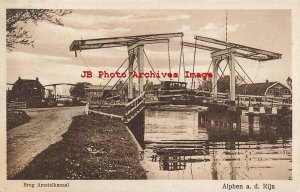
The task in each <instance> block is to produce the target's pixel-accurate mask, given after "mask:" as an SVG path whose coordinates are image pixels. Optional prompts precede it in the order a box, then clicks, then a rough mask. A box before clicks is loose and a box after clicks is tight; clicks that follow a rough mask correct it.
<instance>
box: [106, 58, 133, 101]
mask: <svg viewBox="0 0 300 192" xmlns="http://www.w3.org/2000/svg"><path fill="white" fill-rule="evenodd" d="M134 57H136V56H134ZM129 67H130V66H129V65H128V67H127V68H126V70H125V71H124V73H126V72H127V70H128V69H129ZM136 68H137V66H136V67H135V69H136ZM135 69H134V70H135ZM121 78H122V77H119V79H118V80H117V82H116V83H115V84H114V85H113V87H112V88H111V89H110V90H109V93H110V92H111V91H112V90H113V89H114V88H115V86H116V85H117V84H118V83H119V81H120V80H121ZM128 78H129V77H128ZM107 96H108V94H106V95H105V96H104V98H103V99H102V100H104V101H105V99H106V98H107Z"/></svg>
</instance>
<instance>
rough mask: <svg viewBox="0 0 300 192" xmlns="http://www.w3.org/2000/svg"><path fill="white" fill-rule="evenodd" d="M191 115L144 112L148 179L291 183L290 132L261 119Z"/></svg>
mask: <svg viewBox="0 0 300 192" xmlns="http://www.w3.org/2000/svg"><path fill="white" fill-rule="evenodd" d="M187 109H188V110H187V111H184V110H182V108H181V109H180V110H179V111H174V110H173V111H172V110H170V106H168V110H161V108H160V109H147V110H146V111H145V135H144V140H145V159H144V167H145V168H146V169H147V171H149V174H148V178H149V179H212V180H220V179H231V180H235V179H238V180H240V179H292V173H291V171H292V169H291V164H292V163H291V162H292V150H291V149H292V141H291V140H290V139H289V137H291V134H288V133H290V131H288V130H285V131H283V128H280V127H278V124H275V123H270V122H269V119H266V117H262V116H254V117H250V118H249V116H248V115H246V114H239V115H238V117H236V116H234V115H233V114H230V112H229V113H223V112H222V113H221V112H220V113H217V114H210V113H209V112H205V113H203V112H201V110H200V112H199V111H198V110H194V109H193V110H191V108H190V107H188V108H187ZM243 115H244V116H246V117H244V116H243ZM263 118H265V119H264V120H262V119H263ZM268 118H269V117H268ZM249 119H250V123H251V125H250V124H249ZM264 121H265V122H264ZM267 122H268V124H266V123H267ZM283 132H284V135H282V134H280V133H283Z"/></svg>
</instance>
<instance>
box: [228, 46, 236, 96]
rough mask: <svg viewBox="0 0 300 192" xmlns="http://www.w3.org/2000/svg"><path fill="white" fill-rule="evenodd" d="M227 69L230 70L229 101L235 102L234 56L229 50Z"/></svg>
mask: <svg viewBox="0 0 300 192" xmlns="http://www.w3.org/2000/svg"><path fill="white" fill-rule="evenodd" d="M229 69H230V101H235V55H234V52H233V51H232V50H230V55H229Z"/></svg>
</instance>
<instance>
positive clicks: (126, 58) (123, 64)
mask: <svg viewBox="0 0 300 192" xmlns="http://www.w3.org/2000/svg"><path fill="white" fill-rule="evenodd" d="M128 59H129V58H128V57H127V58H126V59H125V60H124V61H123V63H122V64H121V65H120V66H119V68H118V69H117V71H116V72H118V71H119V70H120V69H121V67H122V66H123V65H124V64H125V63H126V61H127V60H128ZM113 78H114V77H111V78H110V79H109V81H108V82H107V83H106V84H105V85H104V87H103V89H102V91H104V89H105V88H106V86H107V85H108V84H109V83H110V81H111V80H112V79H113Z"/></svg>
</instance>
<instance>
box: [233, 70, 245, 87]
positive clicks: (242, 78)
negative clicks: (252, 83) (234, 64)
mask: <svg viewBox="0 0 300 192" xmlns="http://www.w3.org/2000/svg"><path fill="white" fill-rule="evenodd" d="M235 72H236V73H237V74H238V76H240V78H242V80H243V81H244V83H245V84H246V85H248V83H247V82H246V81H245V79H244V78H243V77H242V76H241V75H240V73H239V72H238V71H237V70H236V69H235Z"/></svg>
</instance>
